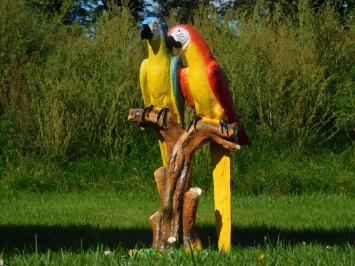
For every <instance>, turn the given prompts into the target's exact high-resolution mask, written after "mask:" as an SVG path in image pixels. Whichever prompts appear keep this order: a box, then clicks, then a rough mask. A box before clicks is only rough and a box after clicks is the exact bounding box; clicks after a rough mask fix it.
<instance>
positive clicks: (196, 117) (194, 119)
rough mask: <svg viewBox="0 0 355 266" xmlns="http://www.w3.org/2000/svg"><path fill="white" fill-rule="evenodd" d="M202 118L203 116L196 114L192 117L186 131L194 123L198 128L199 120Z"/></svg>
mask: <svg viewBox="0 0 355 266" xmlns="http://www.w3.org/2000/svg"><path fill="white" fill-rule="evenodd" d="M201 119H202V117H201V116H195V117H194V118H193V119H191V121H190V123H189V124H188V126H187V128H186V129H185V131H186V132H188V131H189V130H190V128H191V126H192V125H193V126H194V129H195V130H196V125H197V122H198V121H200V120H201Z"/></svg>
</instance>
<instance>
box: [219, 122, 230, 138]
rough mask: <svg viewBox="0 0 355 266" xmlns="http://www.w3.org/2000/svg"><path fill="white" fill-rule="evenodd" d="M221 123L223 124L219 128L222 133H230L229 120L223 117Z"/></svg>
mask: <svg viewBox="0 0 355 266" xmlns="http://www.w3.org/2000/svg"><path fill="white" fill-rule="evenodd" d="M219 125H220V126H221V127H220V128H219V130H220V131H221V132H222V134H223V133H224V132H226V133H227V135H228V124H227V122H226V121H225V120H223V119H222V120H221V122H219Z"/></svg>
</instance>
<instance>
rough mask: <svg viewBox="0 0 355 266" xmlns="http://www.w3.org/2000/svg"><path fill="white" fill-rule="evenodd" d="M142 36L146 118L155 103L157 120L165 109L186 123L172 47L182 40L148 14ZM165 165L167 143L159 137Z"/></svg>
mask: <svg viewBox="0 0 355 266" xmlns="http://www.w3.org/2000/svg"><path fill="white" fill-rule="evenodd" d="M141 37H142V39H147V46H148V58H146V59H144V60H143V62H142V64H141V67H140V73H139V79H140V87H141V90H142V96H143V101H144V105H145V106H146V107H145V108H144V112H143V117H142V118H143V119H144V117H145V115H146V114H147V112H149V111H151V110H152V109H153V108H154V107H156V108H161V111H160V112H159V114H158V120H159V119H160V117H162V119H163V121H164V120H165V115H166V112H167V111H169V112H170V113H171V114H173V115H175V116H177V119H178V121H179V123H181V124H183V118H184V104H185V103H184V97H183V96H182V94H181V91H180V87H179V76H178V75H179V68H180V59H179V57H178V56H173V53H172V50H173V47H181V44H180V43H178V42H176V41H174V39H173V38H172V37H169V36H167V28H166V26H165V24H164V23H163V22H162V21H161V20H160V19H158V18H156V17H148V18H146V19H144V21H143V22H142V28H141ZM159 146H160V152H161V156H162V160H163V166H167V162H168V160H169V154H168V151H167V147H166V143H165V142H164V141H163V140H159Z"/></svg>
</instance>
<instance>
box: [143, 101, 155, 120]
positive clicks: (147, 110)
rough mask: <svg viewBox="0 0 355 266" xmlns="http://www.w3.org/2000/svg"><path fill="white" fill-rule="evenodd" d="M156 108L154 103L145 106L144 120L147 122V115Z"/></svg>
mask: <svg viewBox="0 0 355 266" xmlns="http://www.w3.org/2000/svg"><path fill="white" fill-rule="evenodd" d="M153 108H154V105H152V104H151V105H149V106H147V107H144V109H143V112H142V121H143V122H145V116H146V115H147V114H148V116H149V113H150V112H151V111H152V110H153Z"/></svg>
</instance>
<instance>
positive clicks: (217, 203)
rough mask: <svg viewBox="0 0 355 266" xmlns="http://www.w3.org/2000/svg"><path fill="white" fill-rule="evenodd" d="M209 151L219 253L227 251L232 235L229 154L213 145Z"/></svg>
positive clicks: (218, 146)
mask: <svg viewBox="0 0 355 266" xmlns="http://www.w3.org/2000/svg"><path fill="white" fill-rule="evenodd" d="M210 151H211V158H212V167H213V184H214V209H215V216H216V227H217V239H218V249H219V250H220V251H229V250H230V248H231V234H232V206H231V183H230V180H231V158H230V152H229V151H228V150H226V149H224V148H223V147H221V146H220V145H217V144H215V143H211V144H210Z"/></svg>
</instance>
